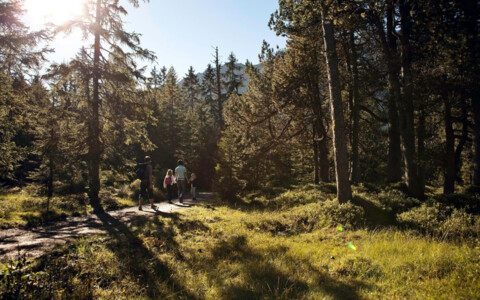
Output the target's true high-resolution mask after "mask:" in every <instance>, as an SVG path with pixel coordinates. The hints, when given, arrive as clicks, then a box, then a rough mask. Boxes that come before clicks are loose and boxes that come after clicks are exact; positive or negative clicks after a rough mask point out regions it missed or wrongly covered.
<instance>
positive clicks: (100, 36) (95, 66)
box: [58, 0, 154, 211]
mask: <svg viewBox="0 0 480 300" xmlns="http://www.w3.org/2000/svg"><path fill="white" fill-rule="evenodd" d="M129 2H130V3H131V4H133V5H134V6H138V4H139V1H137V0H129ZM85 7H86V15H85V16H84V17H83V19H82V20H75V21H72V22H68V23H67V24H65V25H63V26H60V27H59V28H58V30H59V31H70V30H71V29H72V28H74V27H80V29H81V30H82V31H83V32H84V35H85V36H86V37H92V38H93V44H92V46H91V48H89V49H88V53H87V57H88V58H89V59H90V60H91V70H89V72H90V74H91V78H89V80H88V81H87V85H90V83H89V82H90V81H91V85H92V91H91V98H90V100H89V101H88V116H89V119H88V140H87V144H88V154H87V161H88V170H89V187H90V188H89V198H90V204H91V205H92V207H93V208H94V210H95V211H103V208H102V206H101V203H100V199H99V191H100V164H101V161H102V157H101V156H102V153H103V151H104V149H103V145H102V142H101V137H102V130H101V120H100V115H101V114H100V110H101V102H103V101H104V100H106V99H104V98H103V97H102V96H101V93H100V90H101V88H102V87H103V86H105V82H106V81H108V80H110V79H111V78H116V79H119V78H121V76H122V75H126V77H127V80H128V77H129V76H130V75H131V76H134V77H141V70H139V69H138V67H137V64H136V61H135V58H138V57H140V58H147V59H153V58H154V56H153V54H152V53H150V52H149V51H147V50H145V49H142V48H141V47H140V46H139V43H140V39H139V35H138V34H136V33H128V32H126V31H124V30H123V22H122V20H121V18H122V16H124V15H126V14H127V11H126V10H125V9H124V8H123V7H122V6H121V5H120V4H119V2H118V1H116V0H91V1H88V2H87V4H86V6H85ZM105 45H108V46H109V48H107V47H105ZM122 46H126V47H127V48H129V49H130V50H132V52H125V51H124V49H123V48H122ZM106 54H108V56H109V58H107V57H106ZM112 62H113V63H115V64H120V65H122V66H123V68H122V72H128V74H122V73H117V72H115V71H114V70H113V69H112V68H110V65H111V64H112ZM111 71H113V72H111Z"/></svg>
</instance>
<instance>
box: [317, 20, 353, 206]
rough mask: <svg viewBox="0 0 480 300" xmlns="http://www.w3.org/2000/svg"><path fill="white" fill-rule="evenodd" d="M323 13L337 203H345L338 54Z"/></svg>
mask: <svg viewBox="0 0 480 300" xmlns="http://www.w3.org/2000/svg"><path fill="white" fill-rule="evenodd" d="M325 14H326V11H322V27H323V37H324V44H325V59H326V62H327V71H328V83H329V89H330V108H331V115H332V124H333V150H334V154H335V173H336V181H337V198H338V202H339V203H345V202H347V201H349V200H350V199H351V198H352V190H351V187H350V180H349V176H348V175H349V174H348V151H347V143H346V139H345V121H344V118H343V107H342V95H341V85H340V74H339V70H338V56H337V49H336V46H335V36H334V28H333V21H332V20H331V19H327V18H326V16H325Z"/></svg>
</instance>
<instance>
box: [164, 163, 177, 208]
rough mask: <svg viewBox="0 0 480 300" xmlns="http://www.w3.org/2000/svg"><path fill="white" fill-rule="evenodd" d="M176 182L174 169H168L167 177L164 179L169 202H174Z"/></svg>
mask: <svg viewBox="0 0 480 300" xmlns="http://www.w3.org/2000/svg"><path fill="white" fill-rule="evenodd" d="M174 184H175V178H174V177H173V171H172V169H168V171H167V175H165V179H164V180H163V188H164V189H167V199H168V203H172V199H173V185H174Z"/></svg>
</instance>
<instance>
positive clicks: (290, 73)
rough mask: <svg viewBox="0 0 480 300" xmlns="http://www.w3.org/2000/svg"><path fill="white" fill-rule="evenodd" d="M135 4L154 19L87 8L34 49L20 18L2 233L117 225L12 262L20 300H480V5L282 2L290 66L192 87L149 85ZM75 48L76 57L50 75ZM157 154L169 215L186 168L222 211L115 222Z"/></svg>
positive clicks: (163, 79) (38, 35) (0, 183)
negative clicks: (70, 45)
mask: <svg viewBox="0 0 480 300" xmlns="http://www.w3.org/2000/svg"><path fill="white" fill-rule="evenodd" d="M122 2H129V3H130V4H132V5H133V6H134V7H138V6H139V5H148V1H138V0H128V1H118V0H87V1H86V2H85V3H86V4H85V13H84V15H83V16H82V18H81V19H74V20H69V21H68V22H66V23H64V24H62V25H59V26H46V27H45V28H44V29H42V30H40V31H32V30H31V29H30V28H28V27H27V26H26V25H25V24H24V23H23V21H22V16H23V14H24V7H23V1H22V0H0V27H1V29H2V30H1V32H0V120H2V121H1V123H0V203H1V204H2V205H1V206H2V207H1V208H0V228H2V231H4V232H5V234H6V232H7V230H17V229H19V228H26V229H31V228H36V227H37V226H44V225H45V224H50V223H52V222H53V223H55V222H61V221H64V220H66V219H68V218H70V217H72V216H73V217H75V216H77V217H78V216H89V215H97V216H98V218H99V219H100V220H101V221H102V222H103V223H104V224H106V223H108V224H109V225H110V229H108V228H107V232H106V233H104V234H98V235H93V236H91V237H84V238H81V239H76V240H74V241H71V242H68V243H66V244H65V245H63V246H59V247H57V248H54V249H53V250H51V251H50V250H49V252H46V253H44V254H43V255H42V256H41V257H40V258H38V257H36V258H29V257H28V255H27V256H25V255H24V256H21V257H16V258H14V259H11V258H10V257H8V259H7V253H4V252H5V251H3V250H2V251H1V252H2V253H1V257H0V258H1V260H0V261H1V262H2V263H0V267H1V269H0V299H30V298H33V297H39V298H40V299H97V298H100V299H121V298H125V299H137V298H138V299H166V298H173V299H379V298H381V299H473V298H476V297H478V295H479V293H480V285H479V284H478V280H479V279H480V271H479V270H480V248H479V246H478V241H479V238H480V85H479V84H478V83H479V82H480V70H479V68H480V61H479V59H480V44H479V40H480V35H479V27H480V22H479V10H480V2H479V1H477V0H455V1H451V0H438V1H414V0H381V1H372V0H279V1H278V8H277V10H276V11H272V12H271V17H270V21H269V22H268V24H265V26H269V28H270V29H271V30H272V31H274V32H275V33H276V34H277V35H279V36H283V37H285V38H286V40H287V42H286V46H285V48H278V47H277V48H275V47H272V46H271V45H269V44H268V43H267V42H264V43H263V45H259V46H261V47H259V54H258V61H259V63H258V64H257V63H252V61H253V60H254V58H252V61H248V60H247V61H246V62H239V61H238V59H237V57H236V55H235V54H234V51H235V49H231V50H232V51H233V52H231V54H230V55H229V56H228V57H227V58H226V59H225V60H222V58H221V56H220V55H219V48H218V47H216V48H213V49H212V57H211V59H212V60H211V62H210V64H208V65H207V66H205V69H204V70H194V68H193V67H190V69H189V70H188V73H187V74H184V75H181V74H177V72H176V71H175V69H174V67H171V68H169V69H167V68H166V67H161V68H158V67H153V68H151V67H150V66H153V65H155V62H156V59H157V57H156V54H155V53H154V52H152V51H150V50H148V49H146V48H144V47H143V46H142V44H141V35H140V34H139V33H136V32H128V31H126V29H125V28H124V22H123V19H124V18H125V16H126V15H127V14H128V11H127V10H126V9H125V8H124V6H122V5H123V4H122ZM252 9H254V7H252ZM75 30H77V31H81V32H82V35H83V37H84V46H83V47H81V48H80V49H78V50H77V52H76V55H75V57H74V58H73V59H71V60H70V61H68V62H64V63H57V62H53V61H49V60H48V59H47V57H48V54H49V53H51V52H53V51H55V49H52V48H51V47H50V42H51V41H52V40H53V39H54V38H55V36H58V35H64V34H67V35H68V34H70V33H71V32H72V31H75ZM163 30H168V29H167V28H164V29H163ZM229 51H230V50H229ZM199 73H201V76H199ZM145 156H150V157H151V159H152V166H153V175H154V176H153V194H154V195H153V197H154V199H155V202H156V203H161V202H164V201H165V200H166V191H165V190H164V188H163V179H164V174H165V173H166V172H167V170H168V169H172V168H174V167H175V166H176V164H177V160H179V159H181V160H183V161H184V162H185V166H186V168H187V170H188V171H189V172H194V173H195V174H196V175H197V177H198V182H199V183H198V184H199V187H200V191H201V192H205V193H212V195H213V196H212V197H213V198H214V199H212V200H211V201H205V202H203V203H202V201H200V203H197V204H195V205H192V207H190V208H188V209H186V210H182V211H180V212H172V213H171V214H167V213H164V212H160V213H159V214H156V215H155V216H154V217H153V219H151V218H146V217H145V218H141V219H134V220H132V221H131V222H130V223H128V224H123V223H118V222H119V221H117V220H116V219H115V220H113V219H112V218H113V217H111V216H110V215H109V214H108V213H109V212H110V211H115V210H118V209H123V208H126V207H136V205H137V200H138V193H139V189H140V187H139V180H138V179H136V178H135V169H136V167H137V166H138V164H139V163H142V162H143V161H144V157H145ZM112 227H113V228H115V229H111V228H112ZM5 236H6V235H5ZM5 236H2V237H1V240H6V238H5ZM127 245H134V246H136V247H128V246H127ZM127 248H128V249H127ZM12 251H13V250H12ZM18 252H19V253H20V249H19V250H18ZM25 252H27V254H28V249H27V250H25ZM412 253H415V254H416V255H412ZM126 258H128V260H127V259H126ZM212 266H213V267H212Z"/></svg>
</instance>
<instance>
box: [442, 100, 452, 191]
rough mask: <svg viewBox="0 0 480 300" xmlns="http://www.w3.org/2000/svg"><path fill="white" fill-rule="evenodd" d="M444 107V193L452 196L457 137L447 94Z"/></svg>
mask: <svg viewBox="0 0 480 300" xmlns="http://www.w3.org/2000/svg"><path fill="white" fill-rule="evenodd" d="M442 97H443V105H444V109H445V114H444V118H445V160H444V162H445V173H444V181H443V193H444V194H451V193H453V192H454V190H455V153H454V147H455V135H454V132H453V118H452V107H451V102H450V99H449V98H448V95H447V93H446V92H444V93H443V95H442Z"/></svg>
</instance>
